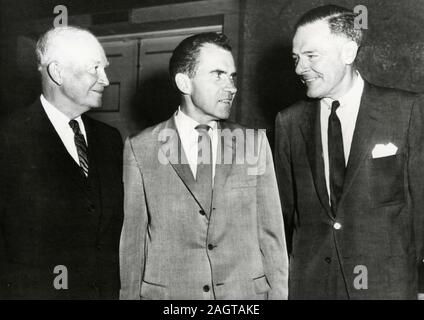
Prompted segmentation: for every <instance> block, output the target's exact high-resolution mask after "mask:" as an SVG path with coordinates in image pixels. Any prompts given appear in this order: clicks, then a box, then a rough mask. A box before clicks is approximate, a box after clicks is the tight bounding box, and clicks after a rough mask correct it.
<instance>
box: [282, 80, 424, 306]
mask: <svg viewBox="0 0 424 320" xmlns="http://www.w3.org/2000/svg"><path fill="white" fill-rule="evenodd" d="M319 110H320V107H319V101H316V100H311V101H302V102H299V103H297V104H295V105H294V106H292V107H290V108H289V109H287V110H284V111H282V112H280V113H279V114H278V116H277V119H276V150H275V152H276V154H275V155H276V159H275V163H276V168H277V179H278V182H279V187H280V195H281V198H282V203H283V212H284V217H285V223H286V227H287V230H286V234H287V237H288V244H289V252H290V274H289V298H292V299H345V298H351V299H386V298H387V299H416V297H417V292H418V272H417V270H418V269H419V268H422V260H423V256H424V255H423V230H424V228H423V215H424V182H423V181H424V127H423V125H424V123H423V121H424V117H423V116H424V115H423V112H424V110H423V104H422V99H420V97H419V96H417V95H415V94H412V93H407V92H404V91H400V90H394V89H386V88H380V87H376V86H373V85H370V84H368V83H365V87H364V92H363V95H362V100H361V105H360V109H359V114H358V118H357V121H356V127H355V132H354V137H353V141H352V146H351V149H350V156H349V160H348V165H347V171H346V176H345V181H344V187H343V195H342V197H341V200H340V202H339V207H338V210H337V213H336V216H335V217H334V216H332V214H331V211H330V207H329V204H328V203H329V201H328V193H327V189H326V185H325V176H324V160H323V157H322V145H321V129H320V118H319V115H320V112H319ZM390 142H391V143H393V144H394V145H395V146H397V147H398V150H397V153H396V154H395V155H392V156H387V157H384V158H377V159H373V157H372V150H373V148H374V146H375V145H376V144H387V143H390ZM336 222H338V223H340V225H341V228H340V229H338V230H337V229H336V228H334V227H333V225H334V224H335V223H336ZM357 266H359V267H357ZM360 266H365V267H366V269H365V268H363V267H360ZM365 272H367V274H365ZM364 276H367V280H368V281H367V282H364V280H365V278H364ZM361 283H362V288H364V285H367V287H368V288H367V289H358V288H361V286H360V284H361ZM355 284H356V286H355ZM358 284H359V286H358Z"/></svg>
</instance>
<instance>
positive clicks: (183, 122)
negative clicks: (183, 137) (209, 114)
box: [174, 107, 217, 132]
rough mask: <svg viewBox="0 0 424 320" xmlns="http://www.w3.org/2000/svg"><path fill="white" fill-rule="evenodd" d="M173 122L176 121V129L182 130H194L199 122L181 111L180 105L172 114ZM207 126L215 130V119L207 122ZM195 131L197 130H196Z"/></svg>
mask: <svg viewBox="0 0 424 320" xmlns="http://www.w3.org/2000/svg"><path fill="white" fill-rule="evenodd" d="M174 117H175V122H176V123H177V129H178V130H180V129H181V130H184V131H185V132H187V131H190V130H195V131H196V129H195V128H196V126H198V125H199V124H200V123H199V122H197V121H196V120H194V119H193V118H191V117H189V116H188V115H186V114H185V113H184V112H183V111H181V107H178V110H177V111H176V112H175V114H174ZM207 125H208V126H210V127H211V128H212V131H215V130H216V129H217V122H216V121H210V122H208V123H207ZM196 132H197V131H196Z"/></svg>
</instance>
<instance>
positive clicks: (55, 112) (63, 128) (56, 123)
mask: <svg viewBox="0 0 424 320" xmlns="http://www.w3.org/2000/svg"><path fill="white" fill-rule="evenodd" d="M40 100H41V104H42V105H43V108H44V111H45V112H46V114H47V117H48V118H49V120H50V122H51V123H52V125H53V127H54V128H55V130H56V132H57V134H58V135H59V137H60V139H61V140H62V142H63V145H64V146H65V148H66V150H67V151H68V153H69V154H70V155H71V157H72V158H73V159H74V160H75V162H76V163H77V164H78V165H79V164H80V163H79V158H78V151H77V147H76V145H75V140H74V131H73V130H72V128H71V127H70V126H69V121H71V120H72V119H69V118H68V117H67V116H66V115H65V114H64V113H62V112H61V111H59V109H57V108H56V107H55V106H53V105H52V104H51V103H50V102H48V101H47V100H46V98H44V96H43V95H41V96H40ZM74 120H76V121H77V122H78V124H79V127H80V130H81V133H82V134H83V136H84V139H85V142H86V143H87V145H88V141H87V135H86V132H85V127H84V123H83V122H82V119H81V116H79V117H77V118H75V119H74Z"/></svg>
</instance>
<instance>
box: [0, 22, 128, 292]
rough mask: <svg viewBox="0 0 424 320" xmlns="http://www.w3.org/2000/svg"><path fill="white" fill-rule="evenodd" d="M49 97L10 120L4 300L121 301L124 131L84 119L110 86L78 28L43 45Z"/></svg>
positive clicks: (94, 44)
mask: <svg viewBox="0 0 424 320" xmlns="http://www.w3.org/2000/svg"><path fill="white" fill-rule="evenodd" d="M36 53H37V57H38V69H39V71H40V73H41V81H42V94H41V95H40V97H39V98H38V99H37V101H35V102H34V103H33V104H32V105H31V106H29V107H28V108H25V109H23V110H16V112H14V113H13V114H11V115H10V116H9V117H8V118H7V119H5V120H3V121H2V124H1V127H2V132H1V134H0V149H1V155H0V194H1V195H0V257H1V259H0V298H3V299H33V298H35V299H114V298H117V297H118V293H119V288H120V285H119V259H118V248H119V237H120V232H121V227H122V219H123V207H122V203H123V189H122V182H121V181H122V140H121V136H120V134H119V132H118V131H117V130H116V129H114V128H112V127H110V126H108V125H106V124H104V123H101V122H98V121H96V120H93V119H91V118H89V117H87V116H85V115H84V113H85V112H87V111H89V110H90V109H95V108H99V107H101V103H102V93H103V90H104V88H105V87H106V86H108V85H109V81H108V78H107V76H106V73H105V68H106V67H107V66H108V61H107V59H106V56H105V53H104V51H103V48H102V46H101V45H100V43H99V42H98V41H97V39H96V38H95V36H94V35H92V34H91V33H90V32H88V31H87V30H83V29H80V28H77V27H58V28H55V29H51V30H49V31H48V32H46V33H45V34H44V35H42V36H41V38H40V39H39V41H38V42H37V47H36Z"/></svg>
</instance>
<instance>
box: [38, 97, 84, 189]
mask: <svg viewBox="0 0 424 320" xmlns="http://www.w3.org/2000/svg"><path fill="white" fill-rule="evenodd" d="M32 107H33V108H34V109H33V111H32V118H31V119H30V120H31V125H32V126H33V130H34V132H38V134H39V138H40V145H48V146H49V147H48V148H47V149H46V151H45V152H46V153H47V155H48V156H47V157H46V158H47V159H50V160H51V161H50V164H49V166H50V167H53V166H57V170H58V172H59V173H60V174H62V175H63V177H62V178H63V180H64V182H66V180H67V179H69V181H73V182H75V183H76V184H77V185H78V186H80V187H81V188H84V187H85V186H84V183H85V181H84V179H83V178H82V176H81V171H80V167H79V165H78V164H77V163H76V162H75V160H74V159H73V158H72V156H71V155H70V154H69V152H68V150H67V149H66V147H65V145H64V144H63V142H62V140H61V139H60V137H59V135H58V134H57V132H56V130H55V128H54V126H53V124H52V123H51V122H50V120H49V118H48V116H47V114H46V112H45V111H44V109H43V107H42V105H41V102H40V101H39V100H38V101H37V102H36V103H35V104H34V105H33V106H32Z"/></svg>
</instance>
